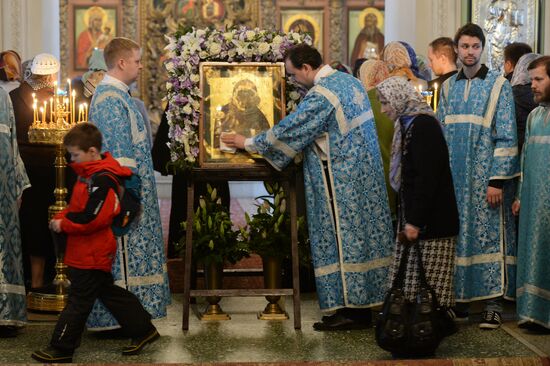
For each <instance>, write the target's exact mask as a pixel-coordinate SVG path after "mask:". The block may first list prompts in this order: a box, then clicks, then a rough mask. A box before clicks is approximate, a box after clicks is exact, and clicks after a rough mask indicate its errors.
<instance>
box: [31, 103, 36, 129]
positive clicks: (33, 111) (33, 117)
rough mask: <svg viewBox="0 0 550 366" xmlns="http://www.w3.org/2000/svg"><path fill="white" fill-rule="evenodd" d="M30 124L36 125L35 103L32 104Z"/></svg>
mask: <svg viewBox="0 0 550 366" xmlns="http://www.w3.org/2000/svg"><path fill="white" fill-rule="evenodd" d="M32 123H33V124H35V123H36V102H34V103H33V104H32Z"/></svg>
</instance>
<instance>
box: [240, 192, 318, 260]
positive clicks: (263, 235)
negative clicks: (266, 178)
mask: <svg viewBox="0 0 550 366" xmlns="http://www.w3.org/2000/svg"><path fill="white" fill-rule="evenodd" d="M264 186H265V189H266V190H267V192H268V195H266V196H260V197H256V200H262V201H263V202H262V203H260V204H257V206H258V209H257V212H256V213H255V214H254V215H252V218H251V217H250V216H249V215H248V213H245V218H246V223H247V226H246V227H244V228H241V229H240V230H241V236H242V238H243V240H244V241H245V242H247V243H248V248H249V249H250V251H251V252H254V253H256V254H258V255H259V256H261V257H263V258H266V257H276V258H281V259H285V258H290V254H291V237H290V212H289V211H288V210H287V199H286V197H285V192H284V190H283V186H282V185H280V184H279V183H273V184H272V185H270V184H269V183H267V182H264ZM297 231H298V244H299V246H298V248H299V250H300V258H302V259H305V260H307V259H308V257H309V255H308V254H309V246H307V244H308V238H307V230H306V227H305V218H304V217H303V216H302V217H299V218H298V222H297Z"/></svg>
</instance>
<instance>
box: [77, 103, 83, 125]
mask: <svg viewBox="0 0 550 366" xmlns="http://www.w3.org/2000/svg"><path fill="white" fill-rule="evenodd" d="M82 109H83V106H82V104H79V105H78V122H82Z"/></svg>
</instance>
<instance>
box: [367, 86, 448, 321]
mask: <svg viewBox="0 0 550 366" xmlns="http://www.w3.org/2000/svg"><path fill="white" fill-rule="evenodd" d="M376 89H377V91H378V97H379V99H380V103H381V104H382V112H384V113H385V114H386V115H387V116H388V117H390V118H391V119H393V120H395V127H394V129H395V131H394V138H393V144H392V158H391V163H390V182H391V185H392V187H393V188H394V190H395V191H396V192H398V194H399V196H398V197H399V209H398V215H399V224H398V230H399V231H402V232H403V233H404V235H405V236H406V237H407V239H408V240H409V241H417V243H416V244H415V245H414V246H413V247H412V249H411V251H410V253H409V258H408V263H407V269H406V275H405V282H404V284H405V296H406V297H407V299H408V300H410V301H413V300H414V295H415V294H416V292H417V291H418V288H419V277H418V266H417V260H416V250H420V254H421V258H422V262H423V265H424V270H425V274H426V280H427V282H428V283H429V284H430V286H431V287H432V288H433V289H434V291H435V293H436V295H437V300H438V301H439V305H440V306H441V307H443V308H445V309H448V308H450V307H451V306H453V305H454V291H453V272H454V261H455V243H456V236H457V234H458V211H457V206H456V200H455V194H454V188H453V181H452V176H451V169H450V167H449V152H448V150H447V143H446V142H445V138H444V136H443V131H442V126H441V124H440V123H439V121H438V120H437V119H436V118H435V115H434V112H433V110H432V109H431V108H430V106H429V105H428V104H426V102H425V100H424V98H423V97H422V96H421V95H420V94H419V93H418V92H417V91H416V90H415V89H414V88H413V87H412V86H411V85H410V83H408V82H407V81H406V80H405V79H404V78H402V77H391V78H389V79H386V80H384V81H383V82H381V83H380V84H379V85H378V86H377V87H376ZM395 253H396V255H395V262H394V276H395V275H396V272H397V267H398V266H399V261H400V259H401V254H402V245H400V244H399V243H397V248H396V251H395ZM449 324H453V323H452V322H449Z"/></svg>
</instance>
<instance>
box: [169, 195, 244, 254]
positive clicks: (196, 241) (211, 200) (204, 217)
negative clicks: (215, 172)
mask: <svg viewBox="0 0 550 366" xmlns="http://www.w3.org/2000/svg"><path fill="white" fill-rule="evenodd" d="M207 188H208V195H207V196H201V198H200V199H199V207H197V210H196V211H195V216H194V220H193V258H194V259H195V260H196V261H197V262H199V263H223V262H225V261H228V262H230V263H233V264H235V263H236V262H238V261H239V260H241V259H242V258H243V257H248V256H249V254H248V245H247V243H246V242H243V241H239V240H238V236H239V231H235V230H233V229H232V227H231V226H232V225H231V219H230V216H229V209H228V208H227V207H225V206H223V205H222V200H221V198H220V197H219V196H218V192H217V190H216V189H215V188H214V189H212V187H211V186H210V184H208V186H207ZM182 227H183V229H184V230H187V223H186V222H183V223H182ZM176 249H177V250H179V252H180V256H182V257H183V256H184V255H185V236H183V238H181V239H180V242H179V243H178V245H177V248H176Z"/></svg>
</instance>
